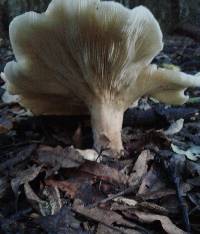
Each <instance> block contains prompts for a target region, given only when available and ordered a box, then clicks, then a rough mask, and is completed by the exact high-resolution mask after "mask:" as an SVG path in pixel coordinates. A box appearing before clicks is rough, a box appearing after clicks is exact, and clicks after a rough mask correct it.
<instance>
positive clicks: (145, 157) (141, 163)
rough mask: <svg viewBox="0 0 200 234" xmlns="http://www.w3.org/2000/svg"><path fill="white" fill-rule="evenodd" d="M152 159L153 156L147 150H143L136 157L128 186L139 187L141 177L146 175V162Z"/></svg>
mask: <svg viewBox="0 0 200 234" xmlns="http://www.w3.org/2000/svg"><path fill="white" fill-rule="evenodd" d="M151 159H153V155H152V154H151V152H150V151H149V150H144V151H143V152H142V153H141V154H140V155H139V157H138V159H137V161H136V163H135V165H134V168H133V170H132V173H131V175H130V177H129V184H130V185H131V186H139V185H140V183H141V181H142V179H143V177H144V176H145V174H146V173H147V169H148V161H149V160H151Z"/></svg>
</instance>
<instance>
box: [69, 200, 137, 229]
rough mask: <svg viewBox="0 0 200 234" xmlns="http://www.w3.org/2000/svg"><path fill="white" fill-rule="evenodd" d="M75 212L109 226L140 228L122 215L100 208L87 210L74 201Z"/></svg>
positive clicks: (80, 203)
mask: <svg viewBox="0 0 200 234" xmlns="http://www.w3.org/2000/svg"><path fill="white" fill-rule="evenodd" d="M73 210H74V211H75V212H76V213H78V214H81V215H83V216H85V217H87V218H89V219H91V220H95V221H97V222H99V223H101V224H106V225H109V226H111V225H113V224H116V225H122V226H126V227H129V228H139V226H138V225H137V224H134V223H133V222H129V221H128V220H125V219H124V218H123V216H122V215H120V214H118V213H116V212H114V211H111V210H106V209H101V208H98V207H94V208H87V207H84V205H83V204H82V202H81V201H80V200H75V201H74V204H73Z"/></svg>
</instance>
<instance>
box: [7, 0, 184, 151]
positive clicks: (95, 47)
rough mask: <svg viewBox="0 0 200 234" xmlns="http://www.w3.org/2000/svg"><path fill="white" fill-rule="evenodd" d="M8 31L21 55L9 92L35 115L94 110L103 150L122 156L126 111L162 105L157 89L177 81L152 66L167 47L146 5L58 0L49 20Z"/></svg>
mask: <svg viewBox="0 0 200 234" xmlns="http://www.w3.org/2000/svg"><path fill="white" fill-rule="evenodd" d="M9 31H10V40H11V44H12V48H13V51H14V54H15V56H16V61H12V62H10V63H8V64H7V65H6V67H5V76H6V81H7V82H6V83H7V88H8V90H9V92H10V93H12V94H17V95H19V97H20V102H21V104H22V105H23V106H25V107H26V108H28V109H30V110H31V111H32V112H33V113H34V114H66V115H72V114H83V113H87V111H89V112H90V114H91V119H92V125H93V132H94V140H95V145H96V147H97V148H100V147H102V146H104V145H106V146H109V147H110V148H111V149H112V150H113V151H116V152H119V151H120V150H121V149H122V143H121V136H120V131H121V126H122V119H123V113H124V111H125V110H126V109H127V108H128V107H129V106H130V105H131V104H132V103H133V102H134V101H136V100H137V99H138V98H139V97H141V96H142V95H144V94H149V95H152V96H153V94H154V93H155V94H156V95H155V96H156V97H158V98H160V99H161V100H164V99H163V98H162V95H160V94H159V92H158V88H159V85H157V83H159V82H160V80H167V83H170V82H171V81H170V79H169V78H166V76H164V75H163V74H161V73H162V72H160V73H159V72H157V71H156V69H152V68H151V67H150V66H149V64H150V63H151V61H152V59H153V58H154V57H155V56H156V55H157V54H158V52H159V51H160V50H161V49H162V47H163V43H162V33H161V30H160V27H159V24H158V23H157V21H156V19H155V18H154V16H153V15H152V14H151V12H150V11H149V10H148V9H147V8H145V7H143V6H140V7H136V8H134V9H133V10H130V9H127V8H125V7H123V6H122V5H121V4H118V3H116V2H101V1H99V0H68V1H63V0H53V1H52V2H51V4H50V5H49V7H48V9H47V10H46V12H45V13H43V14H37V13H35V12H28V13H25V14H23V15H21V16H18V17H16V18H15V19H14V20H13V21H12V22H11V24H10V30H9ZM152 70H153V72H151V71H152ZM160 75H161V76H162V77H163V78H162V79H160V78H159V76H160ZM178 76H179V74H178ZM149 80H152V82H149ZM158 81H159V82H158ZM176 87H177V86H176ZM178 88H179V89H181V88H182V86H181V88H180V86H178ZM164 101H165V100H164Z"/></svg>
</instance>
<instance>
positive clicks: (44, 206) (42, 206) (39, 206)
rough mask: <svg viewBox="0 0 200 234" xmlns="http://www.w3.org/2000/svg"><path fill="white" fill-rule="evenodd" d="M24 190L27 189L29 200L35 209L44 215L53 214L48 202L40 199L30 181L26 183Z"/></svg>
mask: <svg viewBox="0 0 200 234" xmlns="http://www.w3.org/2000/svg"><path fill="white" fill-rule="evenodd" d="M24 191H25V195H26V198H27V200H28V201H29V203H30V204H31V205H32V207H33V208H34V209H35V210H37V212H39V213H40V214H41V215H42V216H46V215H50V214H51V211H50V210H49V206H48V202H47V201H44V200H42V199H40V198H39V197H38V196H37V195H36V194H35V192H34V191H33V189H32V188H31V186H30V185H29V183H25V184H24Z"/></svg>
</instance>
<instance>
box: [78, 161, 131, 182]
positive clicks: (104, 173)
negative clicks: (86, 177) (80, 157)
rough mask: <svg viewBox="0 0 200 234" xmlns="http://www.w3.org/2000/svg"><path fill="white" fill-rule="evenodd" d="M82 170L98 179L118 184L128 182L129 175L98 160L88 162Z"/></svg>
mask: <svg viewBox="0 0 200 234" xmlns="http://www.w3.org/2000/svg"><path fill="white" fill-rule="evenodd" d="M80 171H82V172H85V173H88V174H90V175H93V176H94V177H95V178H96V179H99V180H103V181H106V182H109V183H116V184H118V185H122V184H127V182H128V177H127V176H126V175H125V174H123V173H122V172H120V171H119V170H117V169H115V168H112V167H109V166H107V165H104V164H99V163H97V162H89V161H88V162H86V163H84V164H83V165H82V166H81V167H80Z"/></svg>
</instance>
